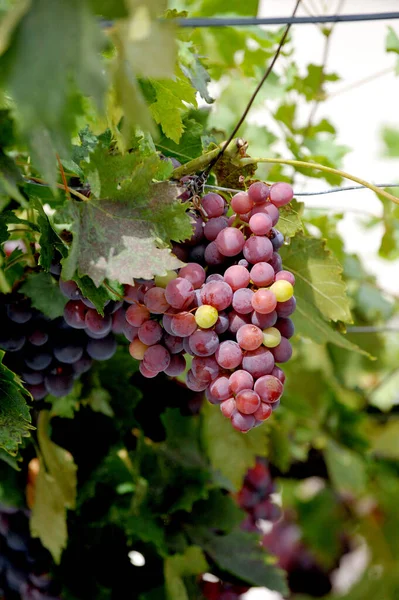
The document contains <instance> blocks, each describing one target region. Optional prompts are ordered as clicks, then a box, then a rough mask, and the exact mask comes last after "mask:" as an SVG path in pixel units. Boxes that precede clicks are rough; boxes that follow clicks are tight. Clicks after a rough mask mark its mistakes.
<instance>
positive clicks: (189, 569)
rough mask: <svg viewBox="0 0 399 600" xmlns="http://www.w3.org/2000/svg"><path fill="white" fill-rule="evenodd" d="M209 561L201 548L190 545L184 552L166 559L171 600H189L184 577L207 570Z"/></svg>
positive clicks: (168, 594) (166, 576) (166, 581)
mask: <svg viewBox="0 0 399 600" xmlns="http://www.w3.org/2000/svg"><path fill="white" fill-rule="evenodd" d="M207 568H208V563H207V562H206V560H205V557H204V554H203V552H202V550H201V548H198V546H189V547H188V548H186V550H185V552H184V554H174V555H173V556H169V557H168V558H166V560H165V565H164V574H165V587H166V594H167V598H168V599H169V600H189V596H188V593H187V589H186V586H185V584H184V581H183V578H184V577H188V576H190V575H200V574H201V573H204V572H206V570H207Z"/></svg>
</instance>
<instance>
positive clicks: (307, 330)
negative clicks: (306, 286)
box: [292, 296, 373, 358]
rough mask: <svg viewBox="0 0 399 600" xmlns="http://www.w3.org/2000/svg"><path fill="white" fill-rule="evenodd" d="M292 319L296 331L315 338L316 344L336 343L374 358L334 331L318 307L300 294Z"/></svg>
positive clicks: (312, 338)
mask: <svg viewBox="0 0 399 600" xmlns="http://www.w3.org/2000/svg"><path fill="white" fill-rule="evenodd" d="M292 320H293V321H294V324H295V328H296V332H297V333H299V335H301V336H303V337H307V338H309V339H311V340H313V341H314V342H316V344H327V343H330V344H335V345H336V346H339V347H340V348H345V350H351V351H352V352H358V353H359V354H364V355H365V356H367V357H368V358H373V357H372V356H371V355H370V354H369V353H368V352H366V351H365V350H362V349H361V348H359V346H357V345H356V344H353V343H352V342H350V341H349V340H348V339H347V338H346V337H345V336H344V335H342V334H341V333H339V332H338V331H334V329H332V328H331V327H330V325H329V324H328V323H327V322H326V321H325V320H324V319H323V318H322V317H321V315H320V313H319V311H318V310H317V308H316V307H315V306H314V305H311V304H309V303H308V302H307V301H306V300H304V299H303V298H301V297H299V296H297V306H296V310H295V312H294V314H293V315H292Z"/></svg>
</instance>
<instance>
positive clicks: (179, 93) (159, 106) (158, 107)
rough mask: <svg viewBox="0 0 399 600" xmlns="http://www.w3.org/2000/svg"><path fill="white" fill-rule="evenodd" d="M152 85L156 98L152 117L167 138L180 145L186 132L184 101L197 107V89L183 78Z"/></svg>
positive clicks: (152, 105)
mask: <svg viewBox="0 0 399 600" xmlns="http://www.w3.org/2000/svg"><path fill="white" fill-rule="evenodd" d="M151 85H152V86H153V88H154V92H155V96H156V102H154V103H153V104H151V106H150V110H151V113H152V116H153V117H154V120H155V122H156V123H158V125H160V126H161V127H162V131H163V132H164V134H165V135H166V137H168V138H170V139H171V140H173V141H174V142H175V143H176V144H178V143H179V140H180V138H181V136H182V135H183V131H184V125H183V119H182V111H183V109H185V108H186V106H185V104H183V101H184V102H186V103H190V104H192V105H193V106H195V107H196V106H197V101H196V99H195V89H194V88H193V87H192V86H191V85H190V84H189V83H188V82H187V81H185V80H184V79H182V78H181V77H176V79H175V80H172V79H170V80H158V81H155V80H151Z"/></svg>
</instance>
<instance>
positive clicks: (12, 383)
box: [0, 350, 34, 456]
mask: <svg viewBox="0 0 399 600" xmlns="http://www.w3.org/2000/svg"><path fill="white" fill-rule="evenodd" d="M3 357H4V352H2V351H1V350H0V398H1V403H0V448H3V449H4V450H5V451H6V452H8V454H11V455H12V456H16V455H17V452H18V445H19V444H21V443H22V438H23V437H29V435H30V433H29V432H30V430H32V429H34V427H33V426H32V425H31V424H30V423H31V417H30V414H29V407H28V405H27V404H26V400H25V398H24V396H26V397H30V394H29V393H28V392H27V391H26V390H25V389H24V387H23V386H22V383H21V380H20V378H19V377H18V376H17V375H15V373H13V372H12V371H10V370H9V369H7V367H6V366H5V365H3Z"/></svg>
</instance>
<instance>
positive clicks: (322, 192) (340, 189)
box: [204, 183, 399, 196]
mask: <svg viewBox="0 0 399 600" xmlns="http://www.w3.org/2000/svg"><path fill="white" fill-rule="evenodd" d="M374 185H375V187H379V188H399V183H375V184H374ZM204 187H206V188H208V189H210V190H219V191H220V192H231V193H234V194H236V193H238V192H242V190H236V189H234V188H227V187H221V186H219V185H208V184H206V185H205V186H204ZM366 189H368V188H367V187H366V186H365V185H348V186H343V187H335V188H331V189H329V190H320V191H318V192H294V196H324V195H325V194H335V193H337V192H350V191H352V190H366Z"/></svg>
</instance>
